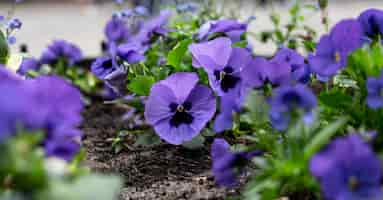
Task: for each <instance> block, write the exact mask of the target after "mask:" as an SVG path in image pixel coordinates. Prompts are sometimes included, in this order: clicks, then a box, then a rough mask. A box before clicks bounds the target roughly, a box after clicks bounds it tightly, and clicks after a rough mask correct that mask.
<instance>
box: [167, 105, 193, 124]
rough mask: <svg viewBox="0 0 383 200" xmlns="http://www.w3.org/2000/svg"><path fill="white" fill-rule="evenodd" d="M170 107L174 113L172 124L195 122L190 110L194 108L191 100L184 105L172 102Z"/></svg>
mask: <svg viewBox="0 0 383 200" xmlns="http://www.w3.org/2000/svg"><path fill="white" fill-rule="evenodd" d="M169 108H170V111H171V112H173V113H174V115H173V116H172V118H171V119H170V125H171V126H174V127H178V126H180V125H181V124H191V123H192V122H193V120H194V117H193V116H192V115H191V114H190V113H189V112H188V111H190V110H191V108H192V103H191V102H188V101H186V102H185V103H183V104H182V105H179V104H177V103H171V104H170V105H169Z"/></svg>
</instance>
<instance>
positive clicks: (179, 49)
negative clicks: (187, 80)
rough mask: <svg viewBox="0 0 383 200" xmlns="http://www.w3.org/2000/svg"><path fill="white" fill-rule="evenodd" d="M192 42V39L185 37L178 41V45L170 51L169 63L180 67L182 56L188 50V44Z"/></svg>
mask: <svg viewBox="0 0 383 200" xmlns="http://www.w3.org/2000/svg"><path fill="white" fill-rule="evenodd" d="M191 42H192V40H191V39H185V40H182V41H180V42H178V43H177V45H176V46H175V47H174V48H173V49H172V50H171V51H170V52H169V53H168V57H167V61H168V63H167V64H168V65H171V66H173V67H175V68H179V67H180V64H181V61H182V58H183V57H184V55H185V53H186V52H187V51H188V46H189V44H190V43H191Z"/></svg>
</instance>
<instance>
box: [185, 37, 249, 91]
mask: <svg viewBox="0 0 383 200" xmlns="http://www.w3.org/2000/svg"><path fill="white" fill-rule="evenodd" d="M231 45H232V42H231V40H230V39H229V38H225V37H220V38H216V39H214V40H211V41H208V42H203V43H198V44H191V45H190V46H189V51H190V52H191V54H192V56H193V66H194V67H196V68H199V67H202V68H203V69H204V70H205V71H206V72H207V74H208V76H209V83H210V86H211V87H212V88H213V90H214V91H215V92H216V93H217V94H218V96H224V95H227V94H229V93H231V94H233V93H235V94H239V91H240V89H241V83H242V77H241V71H242V69H244V68H245V67H247V65H248V64H249V63H250V61H251V53H250V52H249V51H247V50H246V49H243V48H239V47H234V48H232V47H231Z"/></svg>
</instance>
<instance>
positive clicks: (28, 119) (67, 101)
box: [0, 73, 83, 161]
mask: <svg viewBox="0 0 383 200" xmlns="http://www.w3.org/2000/svg"><path fill="white" fill-rule="evenodd" d="M1 74H2V73H1ZM2 77H3V78H4V77H6V76H2ZM0 91H1V92H5V93H6V94H7V95H3V96H1V97H0V104H1V105H0V113H1V117H0V118H1V120H0V141H4V139H5V138H6V137H9V136H11V135H14V134H17V132H16V131H17V130H19V128H20V127H22V128H24V129H25V130H26V131H36V130H41V131H44V133H45V139H44V141H43V143H42V145H43V147H44V149H45V153H46V155H47V156H55V157H59V158H62V159H64V160H67V161H69V160H71V159H72V158H73V156H74V155H75V154H76V153H77V152H78V151H79V148H80V145H79V143H78V139H79V138H81V135H82V133H81V131H80V130H78V129H77V126H78V125H79V123H80V122H81V120H82V117H81V110H82V108H83V104H82V101H81V94H80V92H79V91H78V90H77V89H76V88H74V87H72V86H71V85H70V84H69V83H67V82H66V81H64V80H63V79H61V78H58V77H55V76H52V77H45V76H41V77H38V78H36V79H28V80H24V81H23V80H21V79H20V80H16V79H14V78H10V79H2V80H1V84H0ZM31 108H33V109H31ZM36 110H38V112H36Z"/></svg>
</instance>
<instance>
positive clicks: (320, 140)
mask: <svg viewBox="0 0 383 200" xmlns="http://www.w3.org/2000/svg"><path fill="white" fill-rule="evenodd" d="M346 122H347V118H346V117H341V118H339V119H338V120H336V121H335V122H333V123H331V124H330V125H328V126H326V127H325V128H324V129H322V130H321V131H320V132H319V133H317V134H316V135H315V136H314V138H313V139H312V140H311V142H310V143H309V144H308V145H307V146H306V147H305V149H304V153H305V156H306V158H307V159H309V158H311V156H312V155H314V154H315V153H316V152H318V151H319V150H320V149H321V148H322V146H323V145H325V144H326V143H328V141H329V140H330V138H331V137H332V136H333V135H335V133H336V132H337V131H338V130H339V129H340V128H341V127H342V126H344V125H345V124H346Z"/></svg>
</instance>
